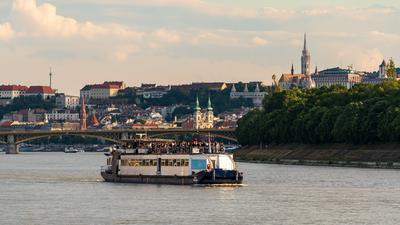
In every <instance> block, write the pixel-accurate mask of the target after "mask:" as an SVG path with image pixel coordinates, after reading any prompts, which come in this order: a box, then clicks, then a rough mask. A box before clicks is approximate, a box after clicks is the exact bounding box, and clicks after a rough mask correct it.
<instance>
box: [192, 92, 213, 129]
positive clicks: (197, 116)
mask: <svg viewBox="0 0 400 225" xmlns="http://www.w3.org/2000/svg"><path fill="white" fill-rule="evenodd" d="M193 117H194V127H193V128H194V129H210V128H214V112H213V107H212V105H211V99H210V97H208V106H207V110H201V108H200V103H199V98H198V97H197V98H196V108H195V111H194V115H193Z"/></svg>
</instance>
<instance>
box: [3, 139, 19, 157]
mask: <svg viewBox="0 0 400 225" xmlns="http://www.w3.org/2000/svg"><path fill="white" fill-rule="evenodd" d="M7 143H8V148H7V151H6V153H7V154H19V144H16V143H15V136H14V135H8V136H7Z"/></svg>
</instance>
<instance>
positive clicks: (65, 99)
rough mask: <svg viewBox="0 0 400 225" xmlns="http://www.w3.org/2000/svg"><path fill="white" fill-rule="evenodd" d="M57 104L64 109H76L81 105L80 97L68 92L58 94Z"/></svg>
mask: <svg viewBox="0 0 400 225" xmlns="http://www.w3.org/2000/svg"><path fill="white" fill-rule="evenodd" d="M56 106H57V107H58V108H62V109H76V108H77V107H78V106H79V97H78V96H71V95H66V94H57V95H56Z"/></svg>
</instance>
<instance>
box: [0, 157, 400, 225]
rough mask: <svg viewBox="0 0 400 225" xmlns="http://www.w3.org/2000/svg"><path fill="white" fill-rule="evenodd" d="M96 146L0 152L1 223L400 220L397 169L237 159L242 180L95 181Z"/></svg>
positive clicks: (363, 223) (364, 224)
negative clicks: (92, 149)
mask: <svg viewBox="0 0 400 225" xmlns="http://www.w3.org/2000/svg"><path fill="white" fill-rule="evenodd" d="M104 160H105V157H104V156H103V154H101V153H77V154H65V153H22V154H20V155H5V154H0V224H7V225H11V224H202V225H203V224H273V225H275V224H276V225H282V224H316V225H323V224H326V225H335V224H346V225H350V224H359V225H368V224H371V225H372V224H373V225H378V224H382V225H391V224H393V225H398V224H400V171H396V170H376V169H357V168H331V167H306V166H285V165H267V164H250V163H238V166H239V168H240V169H241V170H242V171H244V174H245V183H246V185H245V186H243V187H192V186H170V185H146V184H117V183H105V182H102V180H101V177H100V175H99V172H100V171H99V167H100V166H101V165H103V164H104Z"/></svg>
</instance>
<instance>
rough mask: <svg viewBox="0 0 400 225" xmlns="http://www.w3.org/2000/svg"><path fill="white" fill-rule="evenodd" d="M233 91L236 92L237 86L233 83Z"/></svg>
mask: <svg viewBox="0 0 400 225" xmlns="http://www.w3.org/2000/svg"><path fill="white" fill-rule="evenodd" d="M231 92H236V87H235V84H232V89H231Z"/></svg>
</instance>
